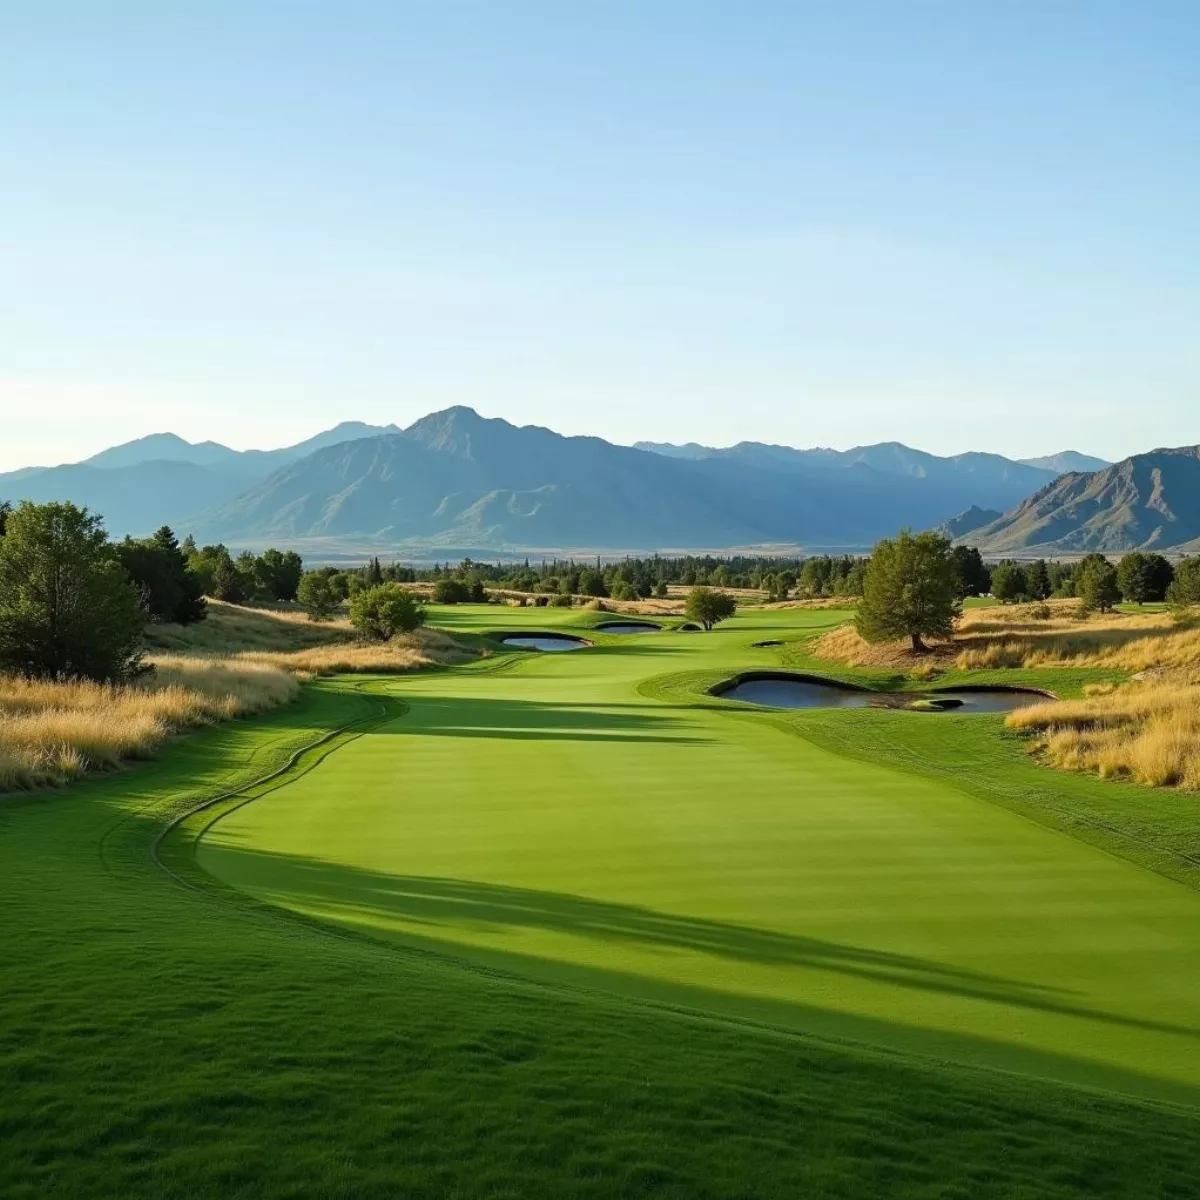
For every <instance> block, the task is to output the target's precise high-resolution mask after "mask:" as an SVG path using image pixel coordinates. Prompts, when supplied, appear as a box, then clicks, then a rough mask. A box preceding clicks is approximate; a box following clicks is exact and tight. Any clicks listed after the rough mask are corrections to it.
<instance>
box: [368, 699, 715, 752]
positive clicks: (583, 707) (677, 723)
mask: <svg viewBox="0 0 1200 1200" xmlns="http://www.w3.org/2000/svg"><path fill="white" fill-rule="evenodd" d="M405 699H406V700H408V699H411V701H412V704H411V707H410V708H409V710H408V712H407V713H405V715H404V717H403V718H402V719H400V720H397V721H392V722H389V723H388V724H386V725H383V726H381V727H379V728H378V729H377V730H375V731H374V732H376V733H380V734H390V735H397V736H404V737H465V738H501V739H504V740H506V741H522V740H532V741H576V742H646V743H655V742H659V743H668V744H673V745H689V746H697V745H704V744H708V743H711V742H712V741H713V739H712V738H711V737H706V736H701V735H699V734H697V733H695V732H694V730H695V729H696V726H695V725H694V724H692V723H691V722H689V721H687V720H686V719H685V718H683V717H680V716H679V715H677V714H675V713H672V712H671V711H670V710H666V709H664V708H662V707H661V706H656V705H650V704H627V703H616V704H588V703H569V702H568V703H560V702H556V703H553V704H547V703H543V702H541V701H537V700H509V699H503V700H502V699H495V698H480V697H468V696H461V695H458V696H445V697H443V696H439V695H431V694H426V695H415V694H414V695H412V696H408V695H406V696H405Z"/></svg>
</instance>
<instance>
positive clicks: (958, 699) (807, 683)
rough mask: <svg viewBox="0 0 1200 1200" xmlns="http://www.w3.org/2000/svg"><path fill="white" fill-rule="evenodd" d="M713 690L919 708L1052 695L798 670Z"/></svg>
mask: <svg viewBox="0 0 1200 1200" xmlns="http://www.w3.org/2000/svg"><path fill="white" fill-rule="evenodd" d="M713 694H714V695H718V696H720V697H721V699H722V700H740V701H742V702H743V703H745V704H759V705H762V706H763V707H765V708H910V707H912V706H913V705H914V704H919V705H921V709H920V710H919V711H927V712H959V713H1006V712H1012V711H1013V710H1014V709H1017V708H1024V707H1026V706H1027V705H1030V704H1037V703H1038V702H1039V701H1041V700H1047V699H1051V697H1049V696H1047V695H1045V694H1044V693H1042V692H1035V691H1026V690H1023V689H1021V688H953V689H948V690H946V691H930V692H871V691H867V690H865V689H862V688H856V687H849V686H846V685H843V684H840V683H837V682H835V681H834V680H832V679H820V678H817V677H815V676H800V675H798V676H793V677H787V676H779V675H775V676H759V677H747V678H743V679H742V680H741V681H740V682H738V683H735V684H733V686H732V687H728V688H724V689H718V690H716V691H714V693H713Z"/></svg>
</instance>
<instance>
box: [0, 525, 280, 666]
mask: <svg viewBox="0 0 1200 1200" xmlns="http://www.w3.org/2000/svg"><path fill="white" fill-rule="evenodd" d="M302 572H303V564H302V562H301V560H300V556H299V555H298V554H295V553H294V552H292V551H286V552H281V551H278V550H267V551H264V552H263V553H262V554H261V555H255V554H249V553H247V554H242V555H239V556H238V558H237V559H236V560H235V559H233V558H232V557H231V556H230V554H229V552H228V551H227V550H226V549H225V547H224V546H206V547H204V548H203V549H199V548H197V547H196V545H195V543H194V542H193V541H192V539H190V538H189V539H187V540H186V541H185V542H184V543H183V544H182V545H180V543H179V542H178V540H177V539H176V537H175V534H174V532H173V531H172V530H171V529H170V528H169V527H168V526H166V525H164V526H162V527H161V528H160V529H158V530H157V531H156V532H155V533H154V534H152V535H151V536H150V537H147V538H132V537H126V538H124V539H122V540H121V541H119V542H115V541H112V540H111V539H110V538H109V537H108V534H107V533H106V532H105V529H104V522H103V519H102V518H101V517H100V516H99V515H98V514H95V513H91V512H89V511H88V510H87V509H86V508H80V507H78V506H77V505H74V504H71V503H69V502H65V501H59V502H52V503H48V504H33V503H30V502H28V501H26V502H23V503H22V504H20V505H18V506H17V507H16V508H13V507H12V506H11V505H9V504H7V503H3V504H0V671H8V672H14V673H17V674H21V675H26V676H33V677H43V678H53V679H75V678H83V679H95V680H99V681H102V682H119V681H122V680H126V679H130V678H133V677H135V676H136V675H138V674H139V673H141V672H142V671H143V670H144V669H145V668H144V664H143V660H142V643H143V637H144V633H145V627H146V625H147V623H149V622H173V623H176V624H180V625H189V624H192V623H194V622H196V621H203V620H204V619H205V618H206V617H207V615H208V604H207V601H206V599H205V596H206V595H212V596H216V597H217V598H219V599H229V600H232V601H233V602H235V603H244V602H246V601H249V600H289V599H295V597H296V592H297V587H298V584H299V581H300V578H301V575H302Z"/></svg>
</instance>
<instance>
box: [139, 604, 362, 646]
mask: <svg viewBox="0 0 1200 1200" xmlns="http://www.w3.org/2000/svg"><path fill="white" fill-rule="evenodd" d="M353 638H354V630H353V628H352V627H351V625H350V622H349V620H348V619H347V618H346V617H345V615H341V616H339V617H337V618H336V619H335V620H333V621H322V622H316V621H310V620H309V619H308V615H307V614H306V613H305V612H304V611H303V610H301V609H299V608H293V609H281V608H243V607H240V606H239V605H235V604H226V603H224V602H223V601H221V600H211V599H210V600H209V602H208V617H207V618H206V619H205V620H203V621H197V622H196V623H195V624H193V625H151V626H149V627H148V628H147V630H146V644H147V647H148V648H149V650H150V651H151V653H156V652H158V651H166V652H167V653H171V654H204V655H210V654H235V653H237V652H238V651H241V650H306V649H310V648H312V647H314V646H330V645H337V644H338V643H341V642H348V641H351V640H352V639H353Z"/></svg>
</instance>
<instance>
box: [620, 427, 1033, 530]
mask: <svg viewBox="0 0 1200 1200" xmlns="http://www.w3.org/2000/svg"><path fill="white" fill-rule="evenodd" d="M639 444H640V445H641V446H643V447H644V448H647V449H651V451H652V453H655V454H661V455H670V456H671V457H675V458H688V459H693V460H699V461H705V462H711V461H713V460H715V459H720V460H724V461H727V462H736V463H740V464H742V465H744V466H749V467H757V468H760V469H762V470H768V471H786V472H791V473H796V474H807V475H809V476H811V477H813V478H818V477H826V476H827V473H828V472H829V471H836V470H844V469H846V468H848V467H869V468H870V469H871V470H872V471H874V472H877V473H879V474H882V475H903V476H908V477H910V478H913V479H920V480H923V481H924V483H925V491H926V494H927V495H930V496H933V495H937V496H938V501H937V504H938V507H939V512H940V516H939V520H942V521H944V520H945V519H946V517H947V515H948V514H950V513H954V512H961V511H962V510H964V509H966V508H969V507H970V506H972V505H979V506H981V507H984V508H992V509H995V510H997V511H998V512H1003V511H1004V510H1006V509H1008V508H1011V507H1012V506H1013V505H1014V504H1016V503H1018V502H1019V501H1021V500H1023V499H1024V498H1025V497H1026V496H1028V495H1029V494H1030V493H1031V492H1034V491H1036V490H1037V489H1038V488H1040V487H1044V486H1045V485H1046V484H1047V483H1049V482H1050V481H1051V480H1052V479H1054V477H1055V472H1054V471H1052V470H1048V469H1045V468H1042V467H1032V466H1029V465H1027V464H1025V463H1019V462H1014V461H1013V460H1012V459H1008V458H1004V457H1002V456H1001V455H999V454H982V453H967V454H956V455H953V456H951V457H947V458H942V457H939V456H938V455H936V454H928V453H926V452H925V451H924V450H914V449H913V448H912V447H910V446H905V445H903V444H902V443H900V442H880V443H878V444H876V445H871V446H855V447H854V448H853V449H850V450H828V449H824V448H816V449H811V450H797V449H794V448H793V447H791V446H774V445H769V444H767V443H765V442H739V443H738V444H737V445H736V446H728V447H726V448H724V449H713V448H711V447H705V446H698V445H696V444H695V443H694V442H692V443H689V444H688V445H686V446H665V445H663V444H662V443H654V442H642V443H639Z"/></svg>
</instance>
